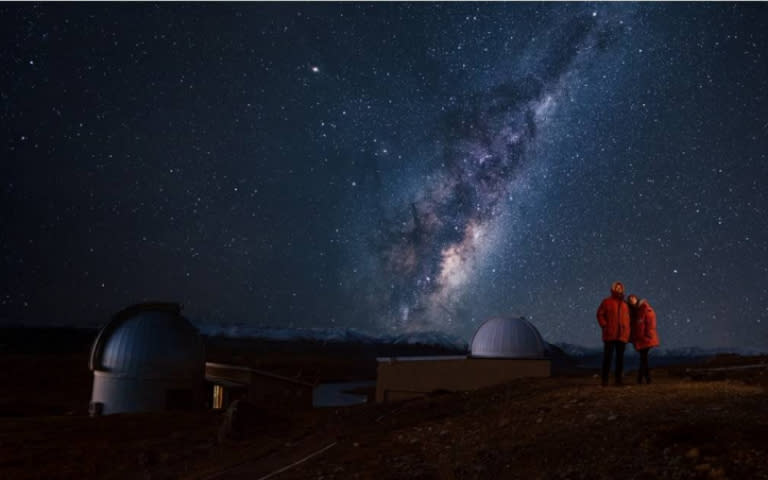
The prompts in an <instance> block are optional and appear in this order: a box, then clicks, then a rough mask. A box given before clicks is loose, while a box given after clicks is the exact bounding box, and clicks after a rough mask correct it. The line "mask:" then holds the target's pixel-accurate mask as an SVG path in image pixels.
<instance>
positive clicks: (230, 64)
mask: <svg viewBox="0 0 768 480" xmlns="http://www.w3.org/2000/svg"><path fill="white" fill-rule="evenodd" d="M0 22H1V23H0V38H2V49H0V63H1V64H2V65H3V68H2V69H0V148H2V152H3V153H2V157H1V158H2V160H1V162H0V323H4V324H24V325H49V324H55V325H77V326H95V325H99V324H103V323H104V322H105V321H106V320H107V319H108V318H109V315H110V314H111V313H114V312H115V311H117V310H120V309H121V308H123V307H125V306H127V305H129V304H132V303H136V302H139V301H143V300H149V299H162V300H174V301H179V302H181V303H183V304H184V306H185V310H184V311H185V314H186V315H187V316H188V317H189V318H190V319H192V320H193V321H194V322H195V323H197V324H198V325H204V324H206V323H212V324H218V323H242V324H246V325H254V326H256V325H264V326H278V327H295V328H299V327H302V328H303V327H322V328H326V327H354V328H357V329H360V330H363V331H366V332H373V333H375V332H380V333H383V332H386V333H393V332H394V333H400V332H412V331H424V330H436V331H440V332H445V333H448V334H451V335H456V336H458V337H461V338H464V339H468V338H469V337H470V336H471V334H472V332H473V331H474V329H475V328H476V327H477V325H479V323H480V322H482V321H483V320H484V319H485V318H487V317H488V316H491V315H498V314H502V315H510V314H513V315H525V316H526V317H528V318H530V319H531V320H532V322H533V323H534V324H535V325H536V326H537V327H538V328H539V330H540V331H541V333H542V334H543V336H544V337H545V339H546V340H549V341H552V342H569V343H575V344H585V345H596V344H599V342H600V332H599V328H598V326H597V322H596V320H595V311H596V309H597V306H598V304H599V303H600V301H601V300H602V298H604V297H605V296H607V295H608V293H609V288H610V284H611V282H613V281H615V280H621V281H623V282H624V283H625V285H626V287H627V292H628V293H629V292H633V293H636V294H637V295H639V296H640V297H641V298H642V297H645V298H647V299H648V300H649V302H650V303H651V304H652V305H653V306H654V307H655V309H656V312H657V315H658V322H659V333H660V337H661V342H662V345H664V346H667V347H679V346H689V345H695V346H702V347H732V346H747V347H763V346H766V345H768V282H767V280H766V277H768V215H766V210H768V193H767V192H766V190H767V187H766V185H765V184H766V182H768V158H767V157H768V98H767V97H766V96H767V95H768V58H767V57H768V5H766V4H765V3H757V4H728V3H711V4H700V3H697V4H679V3H678V4H632V3H619V4H602V3H598V4H588V3H580V4H563V3H560V4H538V3H536V4H528V3H509V4H501V3H493V4H481V3H463V4H461V3H418V4H404V3H399V4H384V3H366V4H354V3H343V4H333V3H323V4H308V3H284V4H276V3H271V4H241V3H236V4H215V3H214V4H183V3H182V4H179V3H165V4H159V5H151V4H143V3H142V4H96V5H92V4H42V5H35V4H29V3H27V4H4V5H0Z"/></svg>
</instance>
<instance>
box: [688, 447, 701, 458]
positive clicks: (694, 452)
mask: <svg viewBox="0 0 768 480" xmlns="http://www.w3.org/2000/svg"><path fill="white" fill-rule="evenodd" d="M700 454H701V452H699V449H698V448H696V447H694V448H692V449H690V450H688V451H687V452H685V458H699V455H700Z"/></svg>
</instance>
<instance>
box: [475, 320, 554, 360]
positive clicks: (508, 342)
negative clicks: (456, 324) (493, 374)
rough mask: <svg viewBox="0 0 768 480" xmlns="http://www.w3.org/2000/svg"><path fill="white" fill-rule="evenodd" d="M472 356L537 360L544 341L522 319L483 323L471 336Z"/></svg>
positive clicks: (541, 354)
mask: <svg viewBox="0 0 768 480" xmlns="http://www.w3.org/2000/svg"><path fill="white" fill-rule="evenodd" d="M472 356H473V357H488V358H541V357H543V356H544V341H543V340H542V339H541V335H540V334H539V331H538V330H536V327H534V326H533V325H532V324H531V323H530V322H529V321H528V320H526V319H525V318H523V317H520V318H512V317H497V318H491V319H490V320H487V321H486V322H485V323H483V324H482V325H480V328H478V329H477V331H476V332H475V335H474V337H472Z"/></svg>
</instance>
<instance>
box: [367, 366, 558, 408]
mask: <svg viewBox="0 0 768 480" xmlns="http://www.w3.org/2000/svg"><path fill="white" fill-rule="evenodd" d="M548 376H550V361H549V360H547V359H507V358H504V359H502V358H471V357H469V358H456V357H448V358H445V359H441V358H440V357H435V358H434V359H428V360H425V359H415V360H409V359H408V357H401V358H390V359H380V360H379V366H378V376H377V380H376V401H377V402H391V401H396V400H403V399H407V398H414V397H419V396H423V395H426V394H428V393H431V392H436V391H451V392H455V391H466V390H475V389H478V388H482V387H486V386H490V385H497V384H499V383H504V382H506V381H509V380H512V379H515V378H523V377H548Z"/></svg>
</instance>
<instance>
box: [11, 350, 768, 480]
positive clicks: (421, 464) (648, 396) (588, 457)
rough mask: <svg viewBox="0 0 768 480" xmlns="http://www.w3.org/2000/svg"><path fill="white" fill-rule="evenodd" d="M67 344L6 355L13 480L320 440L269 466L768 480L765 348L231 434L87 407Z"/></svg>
mask: <svg viewBox="0 0 768 480" xmlns="http://www.w3.org/2000/svg"><path fill="white" fill-rule="evenodd" d="M59 357H60V358H58V361H56V360H57V359H56V358H55V356H53V357H50V358H42V357H40V356H39V355H35V356H33V358H25V356H24V355H19V354H14V355H2V356H0V372H2V373H0V375H2V376H0V379H2V380H3V382H4V388H3V390H1V391H0V413H2V416H0V478H3V479H6V478H7V479H16V478H19V479H27V478H28V479H32V478H35V479H56V478H115V479H122V478H151V479H164V478H184V479H187V478H188V479H193V478H197V479H203V478H206V479H213V478H216V479H237V478H254V479H259V478H262V477H264V476H266V475H269V474H271V473H273V472H276V471H278V470H280V469H282V468H284V467H286V466H288V465H290V464H292V463H294V462H296V461H299V460H301V459H304V458H306V457H308V456H311V455H312V454H313V453H315V452H318V451H321V450H322V452H321V453H319V454H317V455H316V456H314V457H311V458H310V459H309V460H307V461H305V462H303V463H300V464H298V465H296V466H294V467H291V468H288V469H286V470H284V471H282V473H279V474H277V475H274V476H272V477H270V478H279V479H304V478H312V479H324V480H328V479H353V478H361V479H503V478H509V479H516V478H520V479H523V478H524V479H529V478H546V479H549V478H552V479H556V478H573V479H579V478H582V479H592V478H638V479H646V478H647V479H651V478H670V479H672V478H674V479H686V478H709V479H724V478H731V479H737V478H757V479H759V478H768V456H766V453H768V452H767V450H768V409H767V408H766V405H768V402H767V400H768V398H766V397H767V395H766V387H768V369H766V368H762V367H759V366H758V367H755V368H746V369H739V368H737V369H735V370H732V369H730V368H731V367H734V366H736V367H739V366H743V365H745V364H748V365H756V364H757V365H761V362H762V364H768V359H765V358H762V359H756V358H752V359H745V358H741V357H738V358H736V357H729V358H725V357H724V358H720V359H715V360H712V361H710V362H706V363H705V364H702V365H700V366H699V367H701V368H703V369H704V370H702V369H701V368H700V369H698V370H692V369H690V368H689V367H671V368H669V369H657V370H655V371H654V383H653V384H652V385H642V386H638V385H634V386H626V387H606V388H603V387H600V386H598V384H599V381H598V379H596V378H593V376H592V373H591V372H586V373H585V374H584V375H579V376H568V377H555V378H546V379H523V380H518V381H514V382H511V383H508V384H505V385H499V386H496V387H492V388H487V389H484V390H481V391H477V392H471V393H455V394H442V395H437V396H433V397H429V398H424V399H419V400H413V401H409V402H402V403H395V404H389V405H365V406H360V407H348V408H337V409H319V410H312V411H307V412H289V411H269V412H267V411H264V412H261V414H260V416H258V418H257V419H256V420H255V422H254V424H252V425H249V426H248V427H249V428H248V430H247V432H246V435H245V438H243V439H239V440H226V441H224V442H223V443H219V442H218V441H217V432H218V429H219V425H220V423H221V421H222V415H221V414H220V413H216V412H197V413H179V412H170V413H160V414H131V415H112V416H106V417H101V418H88V417H87V416H85V410H86V408H87V400H88V395H89V393H90V380H91V379H90V372H88V370H87V368H86V367H85V365H87V356H86V355H80V354H71V355H69V354H68V355H60V356H59ZM718 368H720V369H722V370H717V369H718ZM707 372H708V373H707ZM631 378H632V377H631V376H628V377H627V380H629V379H631ZM14 379H15V380H14ZM29 398H34V399H35V400H34V401H27V400H28V399H29ZM25 405H26V406H25ZM323 449H325V450H323Z"/></svg>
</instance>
